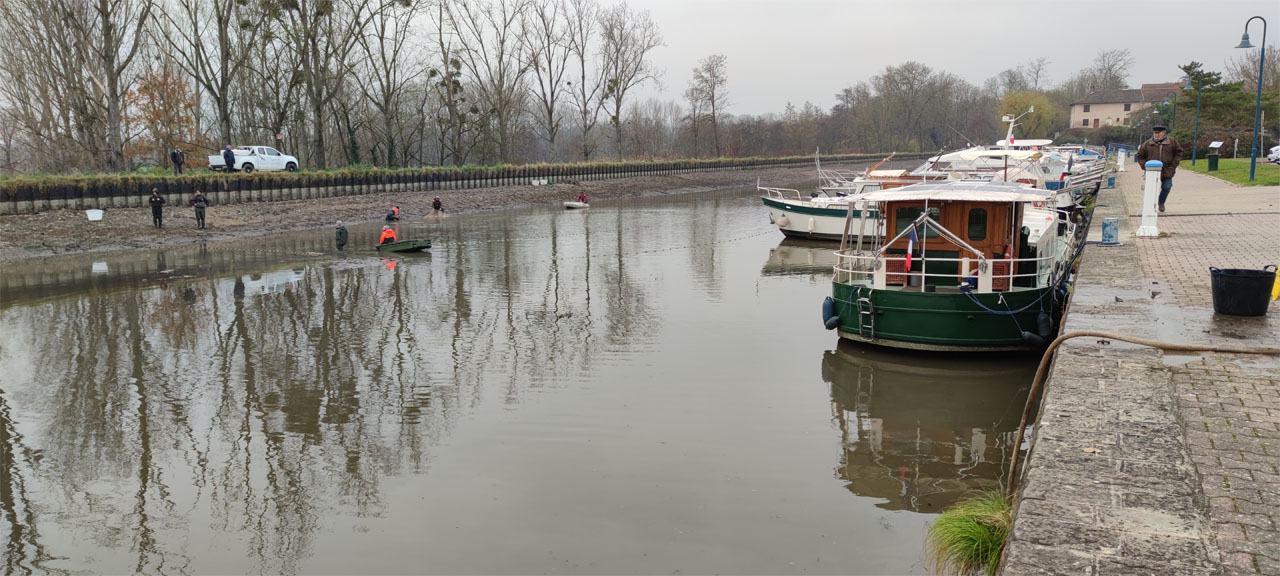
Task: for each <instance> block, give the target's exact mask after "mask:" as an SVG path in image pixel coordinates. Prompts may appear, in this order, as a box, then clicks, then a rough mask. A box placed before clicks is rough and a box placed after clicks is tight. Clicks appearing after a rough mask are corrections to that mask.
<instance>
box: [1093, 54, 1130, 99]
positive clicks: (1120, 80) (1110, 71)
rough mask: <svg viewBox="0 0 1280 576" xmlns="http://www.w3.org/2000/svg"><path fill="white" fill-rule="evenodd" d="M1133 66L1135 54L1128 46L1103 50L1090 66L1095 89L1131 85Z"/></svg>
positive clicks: (1109, 88)
mask: <svg viewBox="0 0 1280 576" xmlns="http://www.w3.org/2000/svg"><path fill="white" fill-rule="evenodd" d="M1132 66H1133V55H1131V54H1129V50H1128V49H1127V48H1116V49H1112V50H1103V51H1102V52H1099V53H1098V55H1097V57H1095V58H1094V59H1093V66H1092V67H1090V68H1089V71H1090V73H1091V76H1092V79H1093V88H1092V89H1093V90H1118V89H1121V88H1124V87H1126V86H1128V85H1129V68H1130V67H1132Z"/></svg>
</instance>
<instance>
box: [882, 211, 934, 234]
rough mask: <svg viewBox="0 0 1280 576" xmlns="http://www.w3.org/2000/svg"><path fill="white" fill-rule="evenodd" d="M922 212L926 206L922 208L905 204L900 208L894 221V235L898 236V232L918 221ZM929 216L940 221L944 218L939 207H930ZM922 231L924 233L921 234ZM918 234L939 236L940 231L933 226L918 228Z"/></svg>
mask: <svg viewBox="0 0 1280 576" xmlns="http://www.w3.org/2000/svg"><path fill="white" fill-rule="evenodd" d="M921 212H924V208H921V207H919V206H912V207H905V206H904V207H902V208H898V211H897V213H896V217H895V219H894V223H893V226H894V230H893V235H894V236H897V235H898V234H900V233H902V231H903V230H906V229H907V226H910V225H911V223H912V222H915V221H916V218H919V217H920V213H921ZM929 217H930V218H933V219H934V221H938V220H940V219H941V218H942V212H940V211H939V210H938V209H937V208H930V209H929ZM921 232H924V234H923V235H921V234H920V233H921ZM916 235H917V236H921V237H923V238H937V237H938V231H937V230H934V229H933V228H924V229H922V228H916Z"/></svg>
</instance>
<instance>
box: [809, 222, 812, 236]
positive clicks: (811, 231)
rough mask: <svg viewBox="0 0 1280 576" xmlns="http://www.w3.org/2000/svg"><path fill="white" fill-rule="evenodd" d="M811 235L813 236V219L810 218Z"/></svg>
mask: <svg viewBox="0 0 1280 576" xmlns="http://www.w3.org/2000/svg"><path fill="white" fill-rule="evenodd" d="M809 233H810V234H813V218H809Z"/></svg>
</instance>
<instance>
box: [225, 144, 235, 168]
mask: <svg viewBox="0 0 1280 576" xmlns="http://www.w3.org/2000/svg"><path fill="white" fill-rule="evenodd" d="M222 163H223V164H224V165H225V167H224V168H223V170H226V171H227V173H228V174H230V173H232V172H235V171H236V153H235V152H232V151H231V145H230V144H227V147H226V148H223V149H222Z"/></svg>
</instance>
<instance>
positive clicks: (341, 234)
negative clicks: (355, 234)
mask: <svg viewBox="0 0 1280 576" xmlns="http://www.w3.org/2000/svg"><path fill="white" fill-rule="evenodd" d="M333 243H334V244H337V245H338V250H342V247H343V246H346V245H347V227H346V226H343V225H342V221H341V220H339V221H338V229H337V230H335V231H334V233H333Z"/></svg>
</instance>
